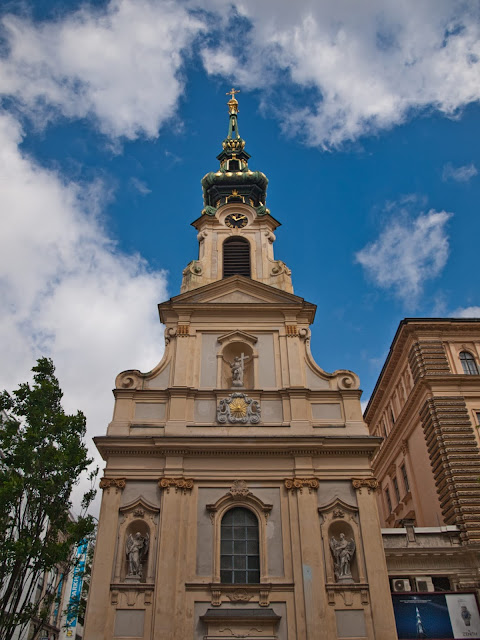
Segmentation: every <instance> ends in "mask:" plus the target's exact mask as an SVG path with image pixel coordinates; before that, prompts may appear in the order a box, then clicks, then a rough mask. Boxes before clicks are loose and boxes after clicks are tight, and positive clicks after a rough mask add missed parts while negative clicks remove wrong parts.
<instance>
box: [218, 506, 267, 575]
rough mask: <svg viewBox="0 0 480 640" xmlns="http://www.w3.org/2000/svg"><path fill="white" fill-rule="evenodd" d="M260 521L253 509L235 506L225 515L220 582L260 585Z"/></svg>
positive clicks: (222, 533) (223, 520) (221, 546)
mask: <svg viewBox="0 0 480 640" xmlns="http://www.w3.org/2000/svg"><path fill="white" fill-rule="evenodd" d="M258 533H259V532H258V520H257V517H256V516H255V514H254V513H253V512H252V511H250V509H245V508H243V507H235V508H234V509H230V510H229V511H227V513H226V514H225V515H224V516H223V518H222V524H221V541H220V582H222V583H223V584H259V582H260V554H259V543H258V539H259V536H258Z"/></svg>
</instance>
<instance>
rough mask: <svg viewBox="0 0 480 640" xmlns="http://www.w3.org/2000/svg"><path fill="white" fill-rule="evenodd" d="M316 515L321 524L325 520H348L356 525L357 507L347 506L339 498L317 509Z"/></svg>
mask: <svg viewBox="0 0 480 640" xmlns="http://www.w3.org/2000/svg"><path fill="white" fill-rule="evenodd" d="M318 513H319V514H320V519H321V522H322V524H323V523H324V522H326V521H327V520H330V521H331V520H345V521H347V520H350V521H351V522H354V523H356V524H358V517H357V514H358V509H357V507H354V506H352V505H350V504H347V503H346V502H344V501H343V500H341V499H340V498H335V500H333V501H332V502H329V503H328V504H325V505H322V506H321V507H318Z"/></svg>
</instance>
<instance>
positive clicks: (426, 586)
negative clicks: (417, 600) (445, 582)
mask: <svg viewBox="0 0 480 640" xmlns="http://www.w3.org/2000/svg"><path fill="white" fill-rule="evenodd" d="M415 585H416V587H417V591H435V587H434V586H433V582H432V579H431V578H429V577H428V576H418V577H416V578H415Z"/></svg>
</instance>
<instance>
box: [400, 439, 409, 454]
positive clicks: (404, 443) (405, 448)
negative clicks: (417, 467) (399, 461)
mask: <svg viewBox="0 0 480 640" xmlns="http://www.w3.org/2000/svg"><path fill="white" fill-rule="evenodd" d="M400 451H401V452H402V453H403V455H404V456H406V455H407V453H408V440H402V444H401V445H400Z"/></svg>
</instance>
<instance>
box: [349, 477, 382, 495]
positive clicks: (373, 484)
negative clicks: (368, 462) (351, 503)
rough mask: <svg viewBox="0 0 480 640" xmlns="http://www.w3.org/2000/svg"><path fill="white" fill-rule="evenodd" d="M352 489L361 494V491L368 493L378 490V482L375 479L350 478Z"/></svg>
mask: <svg viewBox="0 0 480 640" xmlns="http://www.w3.org/2000/svg"><path fill="white" fill-rule="evenodd" d="M352 485H353V488H354V489H356V490H357V491H358V493H362V489H363V488H366V489H368V493H370V492H371V491H376V490H377V489H378V480H377V479H376V478H352Z"/></svg>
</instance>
